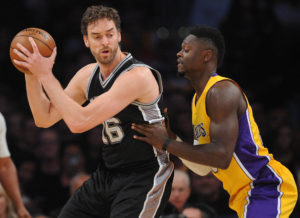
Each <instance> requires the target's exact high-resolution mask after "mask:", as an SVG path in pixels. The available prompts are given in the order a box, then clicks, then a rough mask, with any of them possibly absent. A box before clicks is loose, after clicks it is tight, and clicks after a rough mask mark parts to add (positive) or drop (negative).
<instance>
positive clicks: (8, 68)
mask: <svg viewBox="0 0 300 218" xmlns="http://www.w3.org/2000/svg"><path fill="white" fill-rule="evenodd" d="M92 4H105V5H107V6H111V7H114V8H116V9H117V10H118V11H119V13H120V16H121V20H122V26H121V27H122V42H121V47H122V49H123V50H124V51H128V52H130V53H132V54H133V55H134V56H135V57H136V58H137V59H139V60H141V61H143V62H145V63H146V64H149V65H150V66H152V67H154V68H156V69H158V70H159V71H160V72H161V74H162V77H163V83H164V96H163V97H164V105H165V106H166V107H168V111H169V116H170V120H171V127H172V129H173V131H174V132H175V133H177V134H178V135H179V136H180V137H181V138H182V139H184V140H185V141H188V142H192V141H193V140H192V139H193V136H192V126H191V107H190V104H191V99H192V96H193V93H194V92H193V90H192V87H191V86H190V84H189V82H188V81H187V80H186V79H184V78H178V77H177V76H176V73H177V62H176V53H177V52H178V51H179V49H180V46H181V42H182V40H183V39H184V37H185V36H186V34H187V31H188V30H189V28H190V27H191V26H193V25H196V24H200V25H210V26H213V27H217V28H219V29H220V31H221V32H222V33H223V35H224V37H225V42H226V53H225V59H224V63H223V66H222V67H221V68H220V69H219V70H218V72H219V74H221V75H223V76H227V77H230V78H232V79H233V80H235V81H236V82H238V83H239V85H240V86H241V88H242V89H243V90H244V91H245V93H246V95H247V96H248V98H249V101H250V104H251V105H252V107H253V111H254V116H255V119H256V122H257V124H258V126H259V128H260V131H261V135H262V139H263V141H264V144H265V146H266V147H267V148H268V149H269V150H270V152H271V153H273V155H274V157H275V158H276V159H277V160H279V161H280V162H282V163H283V164H284V165H285V166H287V167H288V168H289V169H290V170H291V172H292V173H293V175H294V176H295V178H296V180H297V182H298V186H299V182H300V89H299V79H298V74H299V58H300V55H299V50H300V2H299V1H298V0H210V1H206V0H185V1H183V0H146V1H138V0H126V1H122V0H119V1H117V0H110V1H109V0H107V1H92V0H81V1H79V0H73V1H67V0H51V1H48V0H10V1H3V2H1V9H0V24H1V25H0V39H1V40H0V66H1V68H0V70H1V77H0V78H1V79H0V111H1V112H2V113H3V114H4V116H5V118H6V122H7V126H8V133H7V139H8V145H9V149H10V152H11V154H12V158H13V160H14V162H15V164H16V166H17V168H18V172H19V179H20V185H21V190H22V195H23V199H24V202H25V203H26V206H27V207H28V209H29V210H30V211H31V212H32V214H44V215H47V216H49V217H56V215H57V213H58V212H59V210H60V208H61V207H62V206H63V204H64V203H65V202H66V200H67V199H68V198H69V196H70V195H71V191H70V190H71V189H72V185H74V184H75V182H74V180H75V179H74V178H76V179H78V178H79V181H84V179H86V178H87V177H88V175H89V174H90V173H91V172H93V170H94V169H95V168H96V165H97V159H98V155H99V148H100V147H101V146H102V145H101V144H100V139H101V127H97V128H95V129H92V130H90V131H89V132H86V133H84V134H72V133H71V132H70V131H69V130H68V129H67V128H66V125H65V124H64V122H62V121H61V122H59V123H57V124H56V125H55V126H53V127H51V128H49V129H40V128H37V127H35V125H34V121H33V119H32V115H31V112H30V108H29V105H28V102H27V99H26V90H25V82H24V75H23V74H22V73H20V72H19V71H17V70H16V69H15V68H14V67H13V65H12V63H11V62H10V59H9V46H10V42H11V40H12V38H13V37H14V35H16V34H17V33H18V32H19V31H20V30H22V29H24V28H27V27H39V28H42V29H45V30H46V31H48V32H49V33H50V34H51V35H52V36H53V38H54V39H55V41H56V44H57V47H58V55H57V59H56V63H55V66H54V73H55V75H56V77H57V78H58V79H59V80H60V82H61V84H62V86H63V87H65V86H66V85H67V83H68V82H69V80H70V79H71V78H72V76H73V75H74V74H75V73H76V72H77V70H79V69H80V68H81V67H83V66H84V65H86V64H88V63H90V62H94V59H93V57H92V56H91V54H90V52H89V50H88V49H87V48H86V47H85V46H84V43H83V40H82V35H81V33H80V19H81V15H82V14H83V12H84V11H85V9H86V7H87V6H89V5H92ZM172 159H173V160H174V162H175V163H176V168H178V169H181V170H183V171H187V170H186V169H185V168H184V167H183V166H182V165H181V163H180V161H178V159H177V158H176V157H172ZM188 173H189V174H188V175H189V177H190V179H192V178H194V177H197V176H192V175H191V173H190V172H188ZM198 179H199V178H198ZM200 179H201V178H200ZM202 179H203V178H202ZM194 180H196V179H194ZM208 183H209V182H208ZM79 184H80V183H79ZM216 187H217V189H218V190H219V191H218V195H220V196H219V198H218V199H219V201H220V202H221V203H220V204H221V206H220V204H219V205H218V206H217V204H213V203H211V205H210V206H211V207H213V208H214V209H215V210H216V209H217V208H220V207H226V206H227V204H228V196H227V195H226V193H224V191H223V190H222V186H221V184H219V185H217V186H216ZM191 193H192V195H193V197H192V196H190V197H189V199H187V201H188V202H192V203H193V202H194V201H197V202H199V201H204V200H203V198H202V200H201V198H197V197H195V196H197V195H201V194H200V193H199V194H197V190H196V188H192V191H191ZM202 194H203V193H202ZM195 199H198V200H195ZM199 199H200V200H199ZM220 199H221V200H220ZM206 203H207V204H210V203H209V202H206ZM297 207H298V209H299V205H298V206H297ZM224 211H225V212H224ZM224 211H223V212H222V211H221V212H220V211H219V212H218V217H235V215H234V213H232V212H231V211H230V210H229V208H225V209H224ZM293 216H294V217H297V215H293Z"/></svg>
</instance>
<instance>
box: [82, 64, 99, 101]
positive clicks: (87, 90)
mask: <svg viewBox="0 0 300 218" xmlns="http://www.w3.org/2000/svg"><path fill="white" fill-rule="evenodd" d="M97 69H98V64H96V66H95V68H94V70H93V73H92V74H91V76H90V78H89V82H88V85H87V87H86V93H85V96H86V99H89V91H90V87H91V83H92V80H93V78H94V76H95V73H96V72H97Z"/></svg>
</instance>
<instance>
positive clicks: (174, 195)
mask: <svg viewBox="0 0 300 218" xmlns="http://www.w3.org/2000/svg"><path fill="white" fill-rule="evenodd" d="M190 194H191V182H190V178H189V175H188V174H187V173H186V172H184V171H181V170H178V169H175V170H174V179H173V185H172V191H171V196H170V199H169V203H171V204H172V205H173V206H175V207H176V209H177V211H178V212H179V213H181V212H182V210H183V208H184V206H185V204H186V202H187V199H188V198H189V196H190Z"/></svg>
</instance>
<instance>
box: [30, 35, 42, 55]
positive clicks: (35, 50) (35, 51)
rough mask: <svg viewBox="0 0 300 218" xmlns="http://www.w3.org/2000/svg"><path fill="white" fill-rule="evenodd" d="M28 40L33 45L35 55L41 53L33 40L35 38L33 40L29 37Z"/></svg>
mask: <svg viewBox="0 0 300 218" xmlns="http://www.w3.org/2000/svg"><path fill="white" fill-rule="evenodd" d="M28 39H29V42H30V44H31V46H32V49H33V53H40V51H39V49H38V47H37V45H36V43H35V41H34V40H33V38H32V37H29V38H28Z"/></svg>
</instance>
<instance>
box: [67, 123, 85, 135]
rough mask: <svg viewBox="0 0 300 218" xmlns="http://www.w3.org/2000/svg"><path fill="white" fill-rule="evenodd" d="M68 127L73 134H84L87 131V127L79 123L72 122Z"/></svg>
mask: <svg viewBox="0 0 300 218" xmlns="http://www.w3.org/2000/svg"><path fill="white" fill-rule="evenodd" d="M67 125H68V127H69V129H70V131H71V132H72V133H83V132H85V131H87V129H86V126H85V125H84V124H83V123H82V122H79V121H76V122H70V123H68V124H67Z"/></svg>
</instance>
